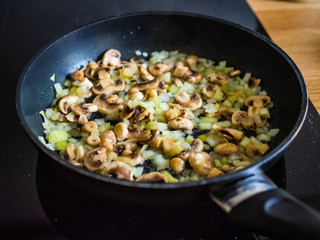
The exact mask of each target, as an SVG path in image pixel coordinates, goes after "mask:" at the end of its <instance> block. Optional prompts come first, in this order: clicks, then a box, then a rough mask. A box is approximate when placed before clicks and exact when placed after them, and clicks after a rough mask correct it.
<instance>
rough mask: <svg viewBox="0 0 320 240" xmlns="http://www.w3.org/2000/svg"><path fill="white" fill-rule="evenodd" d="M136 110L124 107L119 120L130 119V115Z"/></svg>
mask: <svg viewBox="0 0 320 240" xmlns="http://www.w3.org/2000/svg"><path fill="white" fill-rule="evenodd" d="M135 111H136V108H130V107H129V106H126V107H125V108H123V109H122V111H121V113H120V118H121V119H129V118H131V117H132V115H133V114H134V113H135Z"/></svg>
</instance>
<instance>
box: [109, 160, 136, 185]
mask: <svg viewBox="0 0 320 240" xmlns="http://www.w3.org/2000/svg"><path fill="white" fill-rule="evenodd" d="M106 175H109V176H114V177H116V178H118V179H124V180H128V181H132V180H133V173H132V170H131V168H130V167H129V166H128V165H127V164H125V163H123V162H112V163H111V164H110V166H109V167H108V168H107V170H106Z"/></svg>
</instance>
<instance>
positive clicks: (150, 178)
mask: <svg viewBox="0 0 320 240" xmlns="http://www.w3.org/2000/svg"><path fill="white" fill-rule="evenodd" d="M136 181H137V182H159V183H167V182H168V178H167V177H166V176H165V175H163V174H161V173H159V172H151V173H146V174H143V175H141V176H140V177H138V178H137V180H136Z"/></svg>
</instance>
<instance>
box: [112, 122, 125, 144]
mask: <svg viewBox="0 0 320 240" xmlns="http://www.w3.org/2000/svg"><path fill="white" fill-rule="evenodd" d="M113 131H114V133H115V135H116V138H117V140H125V139H126V138H127V137H128V133H129V131H128V125H127V124H125V123H123V122H120V123H117V124H116V125H115V126H114V129H113Z"/></svg>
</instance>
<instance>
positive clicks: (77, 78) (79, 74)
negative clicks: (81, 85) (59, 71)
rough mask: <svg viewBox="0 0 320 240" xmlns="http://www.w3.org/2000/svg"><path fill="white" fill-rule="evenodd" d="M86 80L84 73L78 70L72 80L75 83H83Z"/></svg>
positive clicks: (73, 74) (72, 75)
mask: <svg viewBox="0 0 320 240" xmlns="http://www.w3.org/2000/svg"><path fill="white" fill-rule="evenodd" d="M83 78H84V72H83V71H82V70H77V71H75V72H74V73H72V74H71V79H72V80H75V81H82V80H83Z"/></svg>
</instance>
